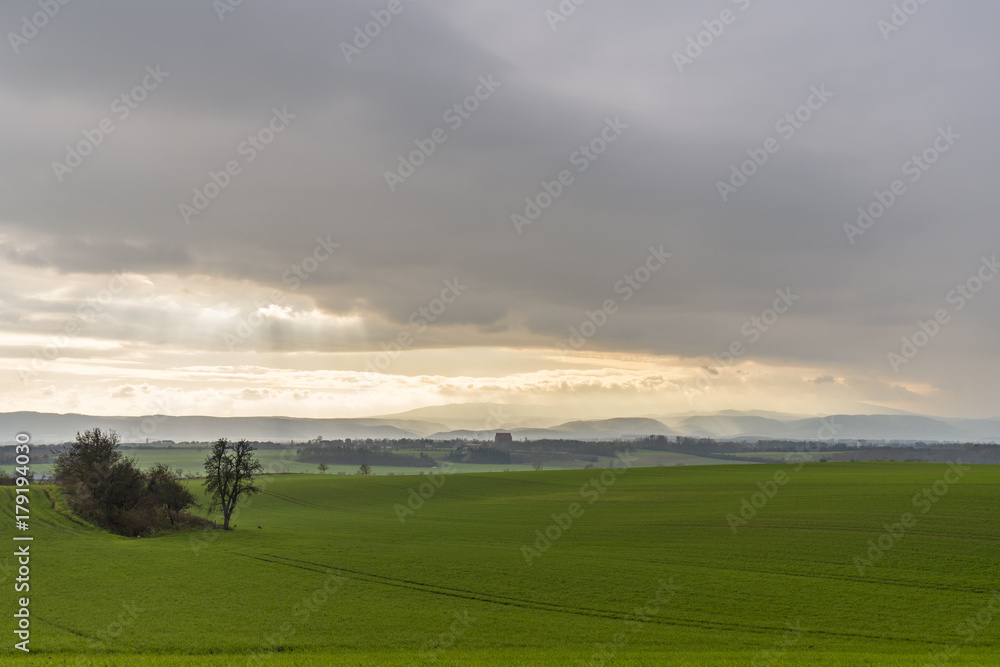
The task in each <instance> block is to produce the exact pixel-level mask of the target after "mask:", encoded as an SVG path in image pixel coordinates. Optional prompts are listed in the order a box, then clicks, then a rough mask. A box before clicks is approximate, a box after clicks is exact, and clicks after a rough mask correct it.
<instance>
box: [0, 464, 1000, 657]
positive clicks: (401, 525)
mask: <svg viewBox="0 0 1000 667" xmlns="http://www.w3.org/2000/svg"><path fill="white" fill-rule="evenodd" d="M260 481H261V482H262V483H263V484H264V486H265V487H266V489H265V491H264V492H263V493H261V494H259V495H257V496H255V497H253V499H252V500H250V501H249V502H248V503H246V504H245V506H244V507H243V508H242V509H241V510H240V515H239V516H238V517H237V518H235V519H234V523H235V524H236V526H237V528H236V530H234V531H230V532H222V531H207V532H206V531H199V532H193V533H181V534H168V535H163V536H157V537H152V538H132V539H129V538H122V537H117V536H112V535H109V534H107V533H104V532H103V531H100V530H97V529H95V528H92V527H89V526H87V525H83V524H80V523H79V522H76V521H74V520H72V519H70V518H69V517H67V516H66V515H65V514H64V513H62V512H61V511H60V505H59V502H58V500H59V499H58V495H57V494H56V493H55V492H54V491H53V490H52V489H50V488H48V487H43V488H35V489H34V490H32V492H31V496H30V497H31V504H30V507H31V528H30V535H31V536H32V537H33V538H34V540H33V541H32V542H31V555H32V560H31V565H32V568H31V578H30V587H31V588H30V593H24V594H23V595H26V596H28V595H30V598H31V606H30V611H31V617H30V620H31V626H30V627H31V653H30V655H25V654H23V653H21V652H20V651H15V650H14V649H13V643H14V640H13V639H12V637H13V635H12V633H11V632H10V630H11V629H12V626H13V619H12V616H13V613H14V609H15V607H14V605H15V602H14V593H13V592H11V591H12V588H13V581H14V578H15V577H16V576H17V574H16V567H17V565H16V562H15V558H14V557H13V556H12V555H10V554H11V552H12V551H13V549H11V548H8V549H7V550H5V551H6V553H5V554H4V555H3V556H2V557H0V566H2V573H0V574H2V577H3V579H4V586H5V587H7V590H8V594H7V595H4V596H3V604H4V608H3V610H2V615H3V618H5V619H6V621H5V623H6V624H7V630H6V631H5V635H6V636H7V638H8V640H7V643H6V645H5V646H4V647H3V648H2V650H0V663H2V664H27V665H35V664H37V665H77V664H79V665H187V664H196V665H220V666H221V665H274V666H285V665H287V666H291V665H306V666H308V665H380V666H381V665H414V664H415V665H429V664H435V665H552V666H556V665H558V666H564V665H581V664H585V665H590V664H594V665H616V664H618V665H650V666H652V665H745V666H747V667H749V666H751V665H753V666H760V665H786V664H787V665H802V664H820V665H845V666H846V665H925V664H950V665H968V664H1000V557H998V556H1000V467H991V466H957V467H955V466H952V467H949V465H948V464H922V463H913V464H910V463H907V464H900V463H890V464H886V463H864V464H848V463H845V464H834V463H815V464H806V465H804V466H797V465H788V464H783V465H729V466H679V467H661V468H657V467H652V468H638V467H635V468H628V469H616V470H607V469H605V470H567V471H541V472H535V471H531V472H510V473H481V474H452V475H436V476H424V477H413V476H407V477H389V476H377V477H360V476H353V475H350V476H337V475H330V474H326V475H318V474H317V475H313V474H308V475H307V474H288V475H269V476H266V477H262V478H260ZM189 485H190V488H191V489H192V490H193V491H196V492H199V493H200V491H199V490H200V485H199V484H198V482H197V481H194V480H192V481H190V482H189ZM13 495H14V493H13V489H12V488H11V487H4V488H3V489H0V498H2V499H3V511H4V513H5V514H6V515H7V516H6V517H5V519H4V520H5V521H6V522H7V525H12V523H13V514H14V511H13V500H12V498H13ZM258 526H259V528H258Z"/></svg>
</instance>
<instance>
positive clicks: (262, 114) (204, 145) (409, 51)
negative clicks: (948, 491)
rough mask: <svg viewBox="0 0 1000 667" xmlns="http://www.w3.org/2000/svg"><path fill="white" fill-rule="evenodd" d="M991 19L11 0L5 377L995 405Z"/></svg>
mask: <svg viewBox="0 0 1000 667" xmlns="http://www.w3.org/2000/svg"><path fill="white" fill-rule="evenodd" d="M63 3H65V4H63ZM998 23H1000V7H998V6H997V5H996V4H995V3H989V2H986V1H985V0H981V1H973V2H966V3H943V2H940V3H926V4H919V3H917V2H916V1H915V0H908V1H907V2H896V3H895V4H894V3H893V2H890V1H889V0H876V1H874V2H872V1H871V0H865V1H864V2H862V1H861V0H845V1H844V2H838V3H828V2H827V3H820V2H801V1H798V2H792V1H791V0H772V1H770V2H760V1H759V0H715V1H713V2H709V3H676V2H652V1H638V0H626V1H623V2H615V3H611V2H604V1H602V0H589V1H586V2H583V3H582V4H576V3H575V2H572V1H570V0H564V1H563V2H561V3H560V2H557V1H556V0H549V1H547V2H526V1H522V0H505V2H503V3H500V2H487V3H470V2H459V1H458V0H441V1H438V2H433V3H423V2H412V1H411V0H398V1H397V0H379V1H377V2H350V3H329V2H320V1H318V0H316V1H306V0H288V1H285V2H281V3H277V2H265V1H264V0H243V1H242V2H240V3H237V2H235V1H234V0H215V1H214V2H210V1H209V0H198V1H194V0H174V1H172V2H169V3H164V2H150V1H143V0H131V1H129V2H109V1H102V0H88V1H87V2H76V1H70V0H58V1H57V0H35V1H34V2H28V1H23V0H17V1H15V0H11V1H9V2H5V3H3V6H2V8H0V28H2V31H3V32H4V34H5V38H4V40H3V41H4V43H3V44H0V120H2V127H3V130H2V131H0V411H5V412H10V411H19V410H35V411H42V412H81V413H89V414H100V415H140V414H149V413H163V414H174V415H185V414H202V415H216V416H236V415H242V416H249V415H287V416H293V417H354V416H364V415H374V414H389V413H396V412H401V411H404V410H408V409H412V408H417V407H422V406H428V405H440V404H447V403H471V402H498V403H516V404H526V403H531V404H538V405H545V406H550V409H551V410H552V414H553V415H554V416H556V415H559V416H566V417H567V418H569V417H574V418H579V417H585V416H586V417H612V416H637V415H661V414H662V415H666V414H675V413H684V412H712V411H716V410H724V409H736V410H752V409H759V410H774V411H780V412H786V413H796V414H833V413H840V412H851V413H864V412H872V411H876V410H877V409H880V408H891V409H898V410H907V411H913V412H919V413H923V414H931V415H937V416H952V417H987V418H990V417H1000V410H998V409H997V408H996V404H997V398H998V390H997V383H996V369H997V368H998V367H1000V348H998V346H997V344H996V341H997V332H998V329H1000V308H998V307H997V306H998V305H1000V280H994V278H995V277H996V274H997V272H1000V267H998V266H997V264H996V256H997V253H998V252H1000V234H998V232H997V229H998V226H997V209H998V207H997V204H996V191H997V186H996V184H997V180H998V179H997V177H998V174H1000V167H998V162H997V150H998V148H1000V128H998V124H997V122H996V119H997V118H998V115H1000V113H998V112H1000V104H998V102H1000V95H998V88H997V85H996V83H997V74H998V70H1000V67H998V65H1000V59H998V44H1000V42H998V40H997V39H996V34H995V26H996V25H997V24H998Z"/></svg>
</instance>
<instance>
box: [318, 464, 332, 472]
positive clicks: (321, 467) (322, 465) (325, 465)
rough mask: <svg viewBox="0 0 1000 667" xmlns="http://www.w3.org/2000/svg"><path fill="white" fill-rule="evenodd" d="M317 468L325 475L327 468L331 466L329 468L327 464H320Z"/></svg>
mask: <svg viewBox="0 0 1000 667" xmlns="http://www.w3.org/2000/svg"><path fill="white" fill-rule="evenodd" d="M317 467H318V468H319V472H320V474H323V473H325V472H326V470H327V468H329V467H330V466H328V465H327V464H325V463H320V464H319V465H318V466H317Z"/></svg>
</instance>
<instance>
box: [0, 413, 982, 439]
mask: <svg viewBox="0 0 1000 667" xmlns="http://www.w3.org/2000/svg"><path fill="white" fill-rule="evenodd" d="M548 410H549V409H548V408H547V407H545V406H523V405H499V404H478V403H477V404H462V405H454V406H436V407H431V408H422V409H419V410H412V411H410V412H406V413H402V414H397V415H386V416H381V417H368V418H358V419H298V418H292V417H200V416H183V417H167V416H162V415H158V416H144V417H98V416H89V415H79V414H47V413H39V412H10V413H0V444H12V443H13V442H14V436H15V435H16V434H17V433H19V432H21V431H24V432H27V433H30V434H31V436H32V440H33V442H35V443H37V444H46V443H49V444H50V443H61V442H67V441H70V440H72V439H73V437H74V436H75V435H76V433H77V432H80V431H84V430H87V429H91V428H95V427H98V428H102V429H113V430H115V431H118V433H119V434H120V435H121V436H122V440H123V441H124V442H133V443H136V442H137V443H142V442H146V441H147V440H148V441H150V442H155V441H159V440H173V441H175V442H188V441H196V442H198V441H200V442H208V441H212V440H215V439H217V438H220V437H226V438H229V439H240V438H246V439H248V440H257V441H274V442H289V441H304V440H312V439H315V438H316V437H320V436H321V437H323V438H324V439H327V440H333V439H345V438H351V439H359V438H360V439H364V438H390V439H397V438H413V437H422V438H433V439H436V440H453V439H462V440H475V439H492V438H493V437H494V434H495V433H496V432H497V431H505V432H510V433H512V434H513V436H514V438H515V439H517V440H525V439H528V440H541V439H575V440H614V439H620V438H621V439H632V438H639V437H644V436H648V435H665V436H677V435H682V436H690V437H702V438H716V439H723V438H729V439H740V440H760V439H788V440H903V441H914V440H924V441H945V442H967V441H975V442H1000V419H943V418H932V417H926V416H922V415H914V414H907V413H902V412H899V411H889V412H891V413H892V414H865V415H861V414H859V415H831V416H828V417H806V416H802V415H789V414H781V413H771V412H761V411H751V412H738V411H733V410H726V411H723V412H718V413H714V414H691V413H686V414H681V415H664V416H660V417H654V416H645V417H622V418H614V419H584V420H574V421H568V422H564V423H560V422H559V420H557V419H553V418H551V417H548V418H547V417H546V416H545V415H546V414H547V411H548Z"/></svg>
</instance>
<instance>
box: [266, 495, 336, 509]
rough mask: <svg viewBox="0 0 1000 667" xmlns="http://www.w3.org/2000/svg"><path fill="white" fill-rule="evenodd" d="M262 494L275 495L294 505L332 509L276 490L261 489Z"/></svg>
mask: <svg viewBox="0 0 1000 667" xmlns="http://www.w3.org/2000/svg"><path fill="white" fill-rule="evenodd" d="M261 494H263V495H265V496H274V497H275V498H277V499H278V500H284V501H285V502H286V503H292V504H293V505H301V506H302V507H314V508H317V509H321V510H327V511H329V510H330V508H329V507H327V506H325V505H319V504H317V503H310V502H307V501H305V500H299V499H298V498H294V497H292V496H286V495H285V494H283V493H276V492H274V491H261Z"/></svg>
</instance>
